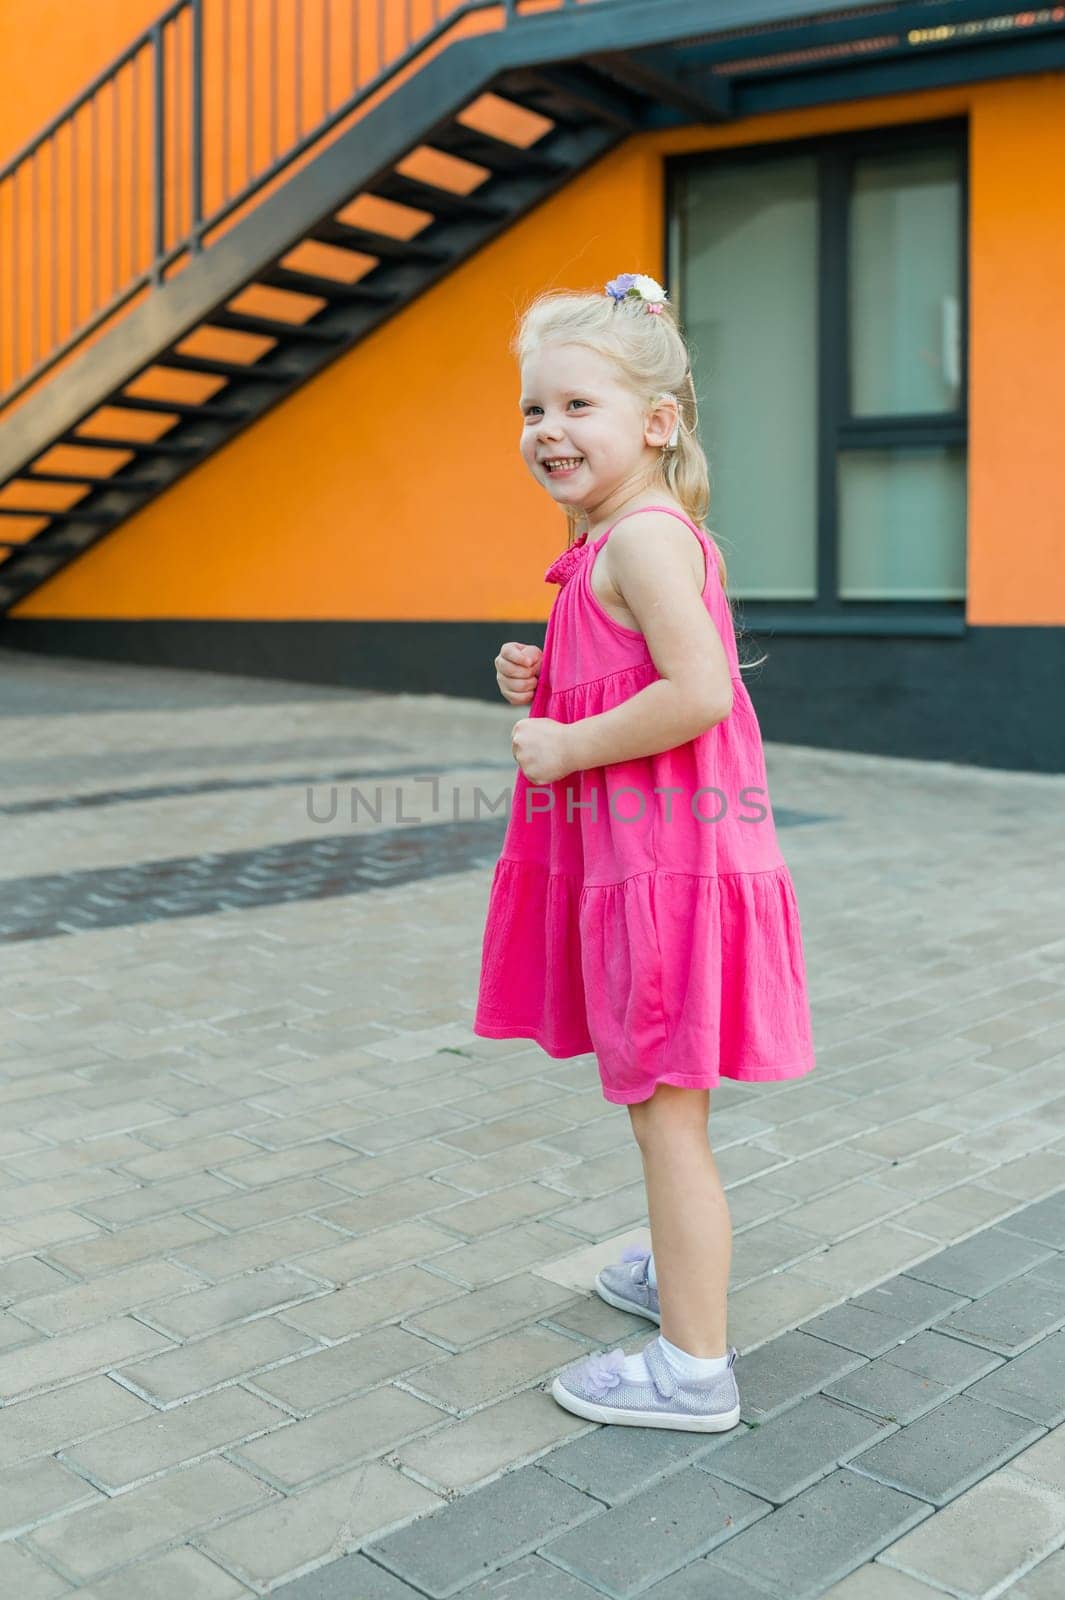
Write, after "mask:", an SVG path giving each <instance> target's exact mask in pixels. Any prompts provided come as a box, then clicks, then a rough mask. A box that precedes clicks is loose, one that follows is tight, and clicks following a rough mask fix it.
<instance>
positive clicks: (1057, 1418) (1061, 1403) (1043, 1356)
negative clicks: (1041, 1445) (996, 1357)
mask: <svg viewBox="0 0 1065 1600" xmlns="http://www.w3.org/2000/svg"><path fill="white" fill-rule="evenodd" d="M965 1392H966V1394H968V1395H970V1396H971V1398H972V1399H973V1400H980V1401H982V1402H983V1403H984V1404H985V1405H995V1406H1001V1407H1002V1408H1003V1410H1005V1411H1014V1412H1016V1413H1017V1415H1018V1416H1021V1417H1029V1418H1030V1419H1031V1420H1032V1421H1033V1422H1041V1423H1042V1424H1043V1426H1044V1427H1047V1428H1054V1427H1057V1426H1058V1425H1059V1424H1060V1423H1061V1422H1062V1421H1065V1333H1055V1334H1052V1335H1051V1337H1050V1338H1049V1339H1043V1340H1042V1341H1041V1342H1040V1343H1039V1344H1037V1345H1035V1346H1033V1348H1032V1349H1031V1350H1025V1351H1023V1352H1022V1353H1021V1355H1019V1356H1017V1357H1015V1358H1014V1360H1012V1361H1010V1362H1008V1363H1006V1364H1005V1365H1004V1366H1000V1367H999V1368H998V1369H997V1371H995V1372H992V1373H989V1374H988V1376H987V1377H986V1378H979V1379H978V1380H977V1381H976V1382H975V1383H971V1384H970V1385H969V1386H968V1388H967V1389H966V1391H965Z"/></svg>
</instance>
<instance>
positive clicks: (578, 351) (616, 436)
mask: <svg viewBox="0 0 1065 1600" xmlns="http://www.w3.org/2000/svg"><path fill="white" fill-rule="evenodd" d="M520 404H521V411H522V419H523V420H522V431H521V453H522V457H523V459H524V461H525V464H526V466H527V467H528V468H529V471H530V472H531V473H532V475H533V477H534V478H535V479H536V481H537V483H540V484H543V486H544V487H545V488H546V489H547V491H548V493H549V494H550V495H551V496H552V498H553V499H554V500H556V501H557V502H558V504H559V505H563V506H565V505H569V506H574V507H575V508H578V509H581V510H583V511H585V512H586V513H587V514H588V516H589V517H594V514H595V512H596V509H597V508H598V507H600V506H602V505H603V504H604V503H605V502H607V501H609V500H612V499H614V498H616V497H617V495H618V494H619V493H621V494H623V495H627V494H631V493H633V492H635V491H637V490H639V489H640V488H642V487H643V485H644V484H645V483H646V482H647V481H648V478H649V475H650V470H652V469H653V467H654V465H655V463H656V462H657V459H658V454H659V445H658V444H655V443H652V442H649V441H648V439H647V438H646V436H645V422H646V420H647V419H646V417H645V414H644V413H643V412H642V411H641V409H640V406H639V403H638V401H637V399H636V397H635V395H633V394H632V393H631V391H630V390H629V389H627V388H625V386H624V385H623V383H622V382H621V380H620V378H619V376H618V373H617V370H616V368H615V367H614V366H613V365H612V364H611V362H609V361H608V360H607V359H606V357H605V356H601V355H599V354H598V353H597V352H596V351H594V350H587V349H585V348H584V347H583V346H581V345H574V344H552V345H544V346H541V348H540V349H539V350H537V351H535V352H534V353H533V354H532V355H530V356H529V357H528V359H527V360H526V361H525V362H523V363H522V368H521V402H520ZM667 436H668V435H667ZM574 458H579V460H578V461H577V463H576V465H574V464H573V461H574ZM563 460H564V461H565V463H566V464H565V465H564V466H561V467H558V468H554V467H553V466H552V465H550V463H554V462H556V461H563Z"/></svg>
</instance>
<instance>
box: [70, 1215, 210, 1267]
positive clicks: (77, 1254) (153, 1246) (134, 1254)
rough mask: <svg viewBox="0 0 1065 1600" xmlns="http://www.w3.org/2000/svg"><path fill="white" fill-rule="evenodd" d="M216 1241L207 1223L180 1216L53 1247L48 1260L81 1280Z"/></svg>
mask: <svg viewBox="0 0 1065 1600" xmlns="http://www.w3.org/2000/svg"><path fill="white" fill-rule="evenodd" d="M217 1237H218V1235H217V1234H216V1233H215V1232H214V1230H213V1229H212V1228H209V1227H208V1226H207V1224H206V1223H205V1222H198V1221H197V1220H196V1218H195V1217H186V1216H182V1215H180V1214H177V1215H174V1216H170V1217H160V1218H158V1219H157V1220H156V1221H153V1222H140V1223H135V1224H134V1225H133V1226H132V1227H128V1228H120V1229H119V1230H118V1232H117V1233H94V1234H93V1235H91V1236H90V1237H89V1238H86V1239H76V1240H73V1241H72V1242H70V1243H69V1244H60V1245H52V1246H51V1248H50V1249H49V1250H48V1259H49V1260H50V1261H54V1262H56V1263H57V1264H58V1265H59V1266H61V1267H65V1268H66V1270H67V1271H68V1272H76V1273H77V1274H78V1276H79V1277H80V1278H88V1277H91V1276H92V1275H93V1274H94V1273H97V1272H117V1271H118V1270H119V1269H120V1268H122V1267H126V1266H131V1265H132V1264H133V1263H134V1262H135V1261H145V1260H147V1258H148V1257H149V1256H154V1255H163V1254H164V1253H166V1252H168V1251H171V1250H175V1249H178V1248H179V1247H180V1246H182V1245H190V1244H192V1243H193V1242H194V1241H195V1240H197V1239H217Z"/></svg>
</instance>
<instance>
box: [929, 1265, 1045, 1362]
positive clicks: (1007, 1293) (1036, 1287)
mask: <svg viewBox="0 0 1065 1600" xmlns="http://www.w3.org/2000/svg"><path fill="white" fill-rule="evenodd" d="M1063 1323H1065V1302H1063V1301H1062V1296H1061V1291H1060V1289H1054V1288H1052V1287H1051V1286H1050V1285H1049V1284H1046V1283H1041V1282H1039V1280H1038V1279H1036V1278H1035V1277H1033V1276H1032V1274H1030V1273H1025V1274H1024V1275H1023V1276H1022V1277H1021V1278H1018V1279H1014V1280H1013V1281H1012V1282H1010V1283H1007V1284H1003V1285H1002V1286H1001V1287H1000V1288H998V1289H992V1290H991V1292H990V1293H989V1294H985V1295H981V1296H980V1298H979V1299H978V1300H972V1301H970V1303H969V1304H968V1305H965V1306H960V1307H959V1308H958V1310H957V1311H952V1312H951V1314H950V1316H949V1317H943V1318H942V1319H941V1321H940V1322H939V1323H937V1327H939V1328H940V1329H941V1330H942V1331H943V1332H944V1333H956V1334H960V1335H961V1336H962V1337H963V1338H965V1339H971V1340H973V1342H974V1343H976V1344H982V1345H986V1346H988V1348H989V1349H992V1350H997V1351H999V1353H1000V1354H1001V1355H1006V1356H1011V1355H1016V1354H1017V1353H1018V1352H1019V1351H1020V1350H1022V1349H1024V1348H1025V1347H1026V1346H1028V1345H1031V1344H1033V1343H1034V1342H1035V1340H1037V1339H1041V1338H1043V1337H1045V1335H1046V1334H1048V1333H1051V1332H1053V1331H1055V1330H1056V1329H1058V1328H1060V1327H1061V1326H1062V1324H1063Z"/></svg>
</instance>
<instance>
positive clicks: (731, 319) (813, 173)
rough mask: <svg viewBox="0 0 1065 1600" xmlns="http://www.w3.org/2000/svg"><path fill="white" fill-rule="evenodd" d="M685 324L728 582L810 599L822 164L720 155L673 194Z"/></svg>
mask: <svg viewBox="0 0 1065 1600" xmlns="http://www.w3.org/2000/svg"><path fill="white" fill-rule="evenodd" d="M681 194H682V199H681V201H680V225H681V228H682V230H683V231H682V235H681V237H682V241H683V244H682V251H681V259H682V266H681V272H682V285H681V294H682V302H683V319H684V324H685V330H686V332H687V335H688V338H689V340H690V342H691V344H692V347H693V351H694V361H693V366H694V370H695V378H696V383H697V385H698V399H699V431H700V436H701V440H702V444H703V448H704V449H705V451H706V455H707V459H708V460H709V463H710V496H711V498H710V513H709V517H708V519H707V520H708V524H709V526H710V527H711V528H712V529H713V530H714V532H715V533H716V534H717V535H718V537H719V540H720V543H721V547H722V550H723V552H724V556H725V560H726V562H727V563H728V575H729V579H728V581H729V590H730V592H731V593H732V594H734V595H735V596H737V597H739V598H742V599H751V600H809V599H812V598H814V597H815V596H816V593H817V558H816V546H817V211H818V201H817V165H816V159H815V158H814V157H813V156H802V157H796V156H791V157H787V158H784V159H782V160H779V161H777V160H768V161H764V162H762V161H759V162H755V163H752V162H727V161H726V162H718V161H715V162H714V164H713V166H707V167H705V168H702V169H698V168H695V169H692V170H691V171H689V173H688V175H687V178H686V181H685V183H684V185H683V188H682V190H681Z"/></svg>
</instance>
